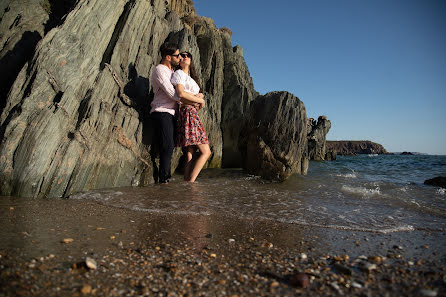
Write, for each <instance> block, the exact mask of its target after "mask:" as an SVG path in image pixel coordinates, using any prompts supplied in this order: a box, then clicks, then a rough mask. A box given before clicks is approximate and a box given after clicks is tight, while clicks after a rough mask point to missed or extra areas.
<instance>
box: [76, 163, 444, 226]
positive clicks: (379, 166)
mask: <svg viewBox="0 0 446 297" xmlns="http://www.w3.org/2000/svg"><path fill="white" fill-rule="evenodd" d="M437 175H446V157H444V156H357V157H340V158H339V159H338V160H337V161H333V162H312V163H311V164H310V173H309V174H308V176H293V177H291V178H290V179H288V180H287V181H286V182H284V183H274V182H265V181H262V180H261V179H259V178H258V177H255V176H251V175H247V174H244V173H243V172H242V171H241V170H235V169H207V170H204V171H203V172H202V173H201V174H200V176H199V179H198V182H197V183H196V184H188V183H185V182H183V181H181V176H179V175H176V176H175V180H174V181H172V182H171V183H170V184H168V185H151V186H149V187H145V188H130V187H129V188H119V189H116V188H115V189H104V190H95V191H90V192H86V193H80V194H76V195H73V196H71V197H70V199H85V200H90V201H95V202H97V203H100V204H104V205H108V206H113V207H120V208H126V209H130V210H134V211H140V212H146V213H160V214H169V213H171V214H180V215H181V214H184V215H212V214H218V215H221V216H227V217H228V218H230V217H234V218H238V219H263V220H271V221H276V222H281V223H289V224H297V225H305V226H313V227H323V228H330V229H338V230H353V231H366V232H379V233H391V232H410V231H413V230H417V229H418V230H427V231H444V230H446V194H445V190H444V189H442V188H438V187H430V186H425V185H423V184H422V182H423V181H424V179H428V178H431V177H433V176H437Z"/></svg>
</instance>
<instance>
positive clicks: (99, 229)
mask: <svg viewBox="0 0 446 297" xmlns="http://www.w3.org/2000/svg"><path fill="white" fill-rule="evenodd" d="M96 230H98V231H102V230H105V228H102V227H97V228H96Z"/></svg>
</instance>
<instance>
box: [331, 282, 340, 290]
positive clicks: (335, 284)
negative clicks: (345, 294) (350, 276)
mask: <svg viewBox="0 0 446 297" xmlns="http://www.w3.org/2000/svg"><path fill="white" fill-rule="evenodd" d="M330 286H332V287H333V288H334V289H335V290H337V291H340V290H341V288H340V287H339V285H338V284H337V283H336V282H332V283H330Z"/></svg>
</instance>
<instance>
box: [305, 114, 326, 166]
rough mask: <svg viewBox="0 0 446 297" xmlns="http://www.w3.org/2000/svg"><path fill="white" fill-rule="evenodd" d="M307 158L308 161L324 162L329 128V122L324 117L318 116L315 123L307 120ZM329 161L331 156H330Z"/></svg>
mask: <svg viewBox="0 0 446 297" xmlns="http://www.w3.org/2000/svg"><path fill="white" fill-rule="evenodd" d="M308 122H309V131H310V132H309V133H308V157H309V159H310V160H316V161H321V160H326V145H325V143H326V139H325V137H326V135H327V133H328V131H330V128H331V122H330V121H329V120H327V118H326V117H325V116H320V117H319V118H318V119H317V122H315V121H314V120H313V119H309V121H308ZM330 159H331V156H330Z"/></svg>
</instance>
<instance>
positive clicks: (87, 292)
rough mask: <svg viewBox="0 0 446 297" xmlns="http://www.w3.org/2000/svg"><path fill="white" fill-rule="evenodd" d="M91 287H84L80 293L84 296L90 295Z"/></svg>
mask: <svg viewBox="0 0 446 297" xmlns="http://www.w3.org/2000/svg"><path fill="white" fill-rule="evenodd" d="M91 289H92V288H91V286H90V285H84V286H83V287H82V289H81V293H82V294H84V295H87V294H90V293H91Z"/></svg>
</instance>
